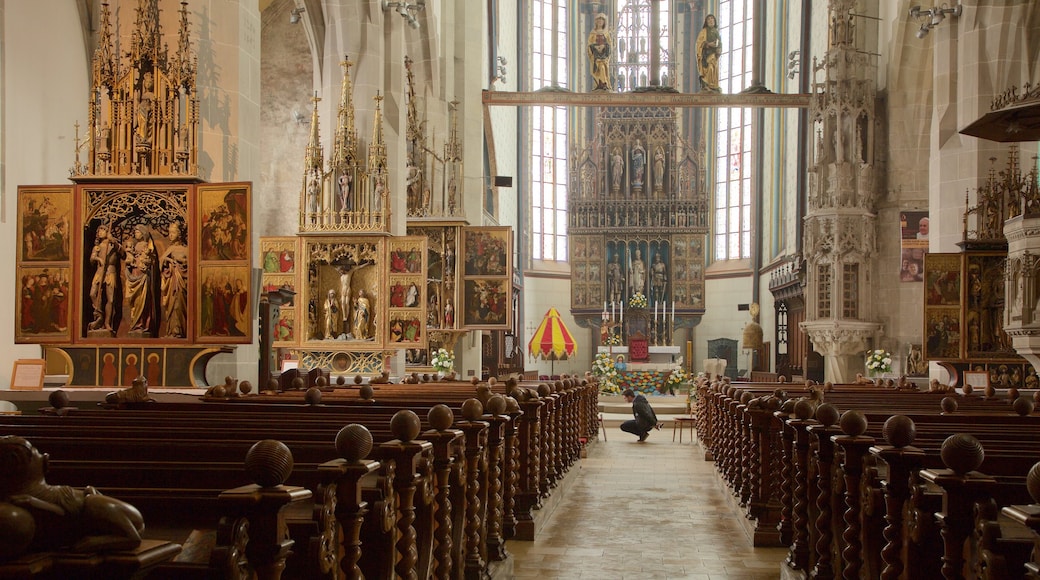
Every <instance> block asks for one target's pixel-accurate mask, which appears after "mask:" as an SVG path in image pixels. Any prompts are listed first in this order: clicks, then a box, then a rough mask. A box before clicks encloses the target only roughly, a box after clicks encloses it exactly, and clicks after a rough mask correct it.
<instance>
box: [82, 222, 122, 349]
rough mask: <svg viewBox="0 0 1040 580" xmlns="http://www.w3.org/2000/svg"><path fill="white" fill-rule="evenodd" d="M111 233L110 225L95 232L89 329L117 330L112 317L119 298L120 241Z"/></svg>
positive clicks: (91, 254)
mask: <svg viewBox="0 0 1040 580" xmlns="http://www.w3.org/2000/svg"><path fill="white" fill-rule="evenodd" d="M110 233H111V232H110V229H109V226H107V225H101V226H98V229H97V232H96V233H95V234H94V248H93V249H92V250H91V252H90V263H91V264H93V265H94V268H95V269H94V278H93V280H91V283H90V304H91V306H92V307H93V310H94V319H93V320H92V321H91V322H90V324H89V325H88V326H87V328H88V329H89V330H105V331H108V332H114V331H115V329H114V327H113V325H112V319H113V315H114V313H115V304H116V300H117V297H116V284H117V282H118V279H117V278H118V275H119V242H117V241H116V240H115V238H113V237H112V236H111V235H110Z"/></svg>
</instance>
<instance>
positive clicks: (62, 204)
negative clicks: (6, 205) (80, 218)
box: [18, 186, 73, 265]
mask: <svg viewBox="0 0 1040 580" xmlns="http://www.w3.org/2000/svg"><path fill="white" fill-rule="evenodd" d="M72 219H73V215H72V188H71V187H26V186H22V187H19V188H18V245H19V250H18V261H19V262H22V263H28V262H61V263H64V264H65V265H68V262H69V259H70V256H71V255H72V238H71V235H72V227H71V224H72Z"/></svg>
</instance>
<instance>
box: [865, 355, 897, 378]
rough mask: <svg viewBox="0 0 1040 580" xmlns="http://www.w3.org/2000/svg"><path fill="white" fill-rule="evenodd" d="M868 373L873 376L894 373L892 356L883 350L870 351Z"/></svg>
mask: <svg viewBox="0 0 1040 580" xmlns="http://www.w3.org/2000/svg"><path fill="white" fill-rule="evenodd" d="M867 372H869V373H870V374H872V375H880V374H884V373H890V372H892V354H891V353H889V352H888V351H886V350H881V349H876V350H868V351H867Z"/></svg>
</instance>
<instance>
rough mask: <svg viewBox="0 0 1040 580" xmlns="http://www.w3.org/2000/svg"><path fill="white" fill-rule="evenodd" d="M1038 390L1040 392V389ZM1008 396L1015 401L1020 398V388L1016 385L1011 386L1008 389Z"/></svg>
mask: <svg viewBox="0 0 1040 580" xmlns="http://www.w3.org/2000/svg"><path fill="white" fill-rule="evenodd" d="M1037 392H1038V393H1040V391H1037ZM1007 397H1008V400H1009V401H1011V402H1012V403H1014V402H1015V400H1016V399H1018V397H1019V392H1018V389H1016V388H1015V387H1011V388H1010V389H1008V390H1007ZM1034 402H1035V401H1034Z"/></svg>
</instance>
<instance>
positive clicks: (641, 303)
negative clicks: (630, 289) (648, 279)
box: [628, 292, 649, 308]
mask: <svg viewBox="0 0 1040 580" xmlns="http://www.w3.org/2000/svg"><path fill="white" fill-rule="evenodd" d="M648 304H649V302H647V300H646V295H645V294H643V293H642V292H636V293H635V294H633V295H632V296H631V297H630V298H629V299H628V305H629V306H630V307H632V308H646V307H647V305H648Z"/></svg>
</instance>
